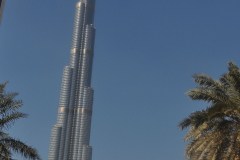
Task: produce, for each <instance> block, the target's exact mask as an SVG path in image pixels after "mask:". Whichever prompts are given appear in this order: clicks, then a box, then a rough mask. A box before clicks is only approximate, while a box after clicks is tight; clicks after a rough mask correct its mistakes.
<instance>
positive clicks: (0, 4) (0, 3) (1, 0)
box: [0, 0, 5, 23]
mask: <svg viewBox="0 0 240 160" xmlns="http://www.w3.org/2000/svg"><path fill="white" fill-rule="evenodd" d="M4 4H5V0H0V23H1V21H2V16H3V8H4Z"/></svg>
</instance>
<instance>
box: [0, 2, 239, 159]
mask: <svg viewBox="0 0 240 160" xmlns="http://www.w3.org/2000/svg"><path fill="white" fill-rule="evenodd" d="M96 1H97V4H96V16H95V26H96V29H97V35H96V45H95V57H94V67H93V80H92V85H93V87H94V90H95V98H94V113H93V123H92V135H91V144H92V146H93V148H94V151H93V160H113V159H114V160H123V159H124V160H147V159H151V160H183V159H184V147H185V143H184V142H183V136H184V133H185V132H182V131H180V129H178V127H177V125H178V123H179V121H181V120H182V119H183V118H184V117H186V116H187V115H188V114H190V113H191V112H193V111H195V110H198V109H201V108H203V107H206V106H207V104H204V103H200V102H192V101H191V100H190V99H189V98H188V97H187V96H186V95H185V92H186V91H187V90H188V89H190V88H193V87H194V86H195V84H194V82H193V79H192V77H191V76H192V75H193V74H194V73H207V74H209V75H211V76H213V77H214V78H218V77H219V76H220V75H221V74H223V73H224V72H226V71H227V62H228V61H230V60H233V61H234V62H236V63H237V64H239V56H240V45H239V44H240V31H239V28H240V21H239V16H240V10H239V6H240V1H238V0H229V1H226V0H212V1H208V0H201V1H200V0H182V1H179V0H151V1H146V0H128V1H125V0H122V1H119V0H105V1H100V0H96ZM75 3H76V1H75V0H68V1H66V0H51V1H49V0H42V1H33V0H21V1H19V0H8V1H7V3H6V6H5V10H4V18H3V21H2V24H1V26H0V73H1V76H0V81H1V82H3V81H6V80H8V81H9V85H8V90H9V91H16V92H19V93H20V95H19V96H18V98H20V99H22V100H23V101H24V107H23V112H25V113H28V114H29V118H27V119H24V120H20V121H19V122H17V123H16V124H15V126H14V127H13V128H11V129H10V132H11V134H12V135H13V136H16V137H19V138H20V139H22V140H23V141H25V142H27V143H28V144H31V145H32V146H34V147H36V148H37V149H38V150H39V152H40V154H41V157H42V158H43V160H46V159H47V153H48V144H49V138H50V130H51V127H52V125H53V124H54V123H55V122H56V115H57V106H58V97H59V90H60V82H61V74H62V69H63V67H64V66H65V65H67V64H68V61H69V50H70V45H71V34H72V26H73V16H74V5H75ZM19 159H21V158H19Z"/></svg>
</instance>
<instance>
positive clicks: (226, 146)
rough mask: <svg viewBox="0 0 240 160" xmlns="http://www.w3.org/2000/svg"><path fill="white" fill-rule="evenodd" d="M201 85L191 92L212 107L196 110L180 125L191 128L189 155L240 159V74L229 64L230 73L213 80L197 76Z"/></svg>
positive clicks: (208, 159)
mask: <svg viewBox="0 0 240 160" xmlns="http://www.w3.org/2000/svg"><path fill="white" fill-rule="evenodd" d="M193 77H194V79H195V82H196V83H197V84H198V86H197V87H196V88H194V89H191V90H190V91H189V92H187V95H188V96H189V97H190V98H191V99H192V100H202V101H205V102H208V104H209V107H207V108H206V109H204V110H201V111H196V112H193V113H192V114H190V115H189V116H188V117H187V118H185V119H184V120H183V121H181V122H180V124H179V127H180V128H181V129H186V128H189V130H188V133H187V134H186V136H185V141H187V142H188V145H187V147H186V156H187V158H188V159H191V160H240V71H239V68H238V67H237V66H236V65H235V64H233V63H232V62H230V63H229V67H228V72H227V73H225V74H224V75H222V76H221V77H220V79H219V80H213V79H212V78H211V77H209V76H207V75H204V74H198V75H194V76H193Z"/></svg>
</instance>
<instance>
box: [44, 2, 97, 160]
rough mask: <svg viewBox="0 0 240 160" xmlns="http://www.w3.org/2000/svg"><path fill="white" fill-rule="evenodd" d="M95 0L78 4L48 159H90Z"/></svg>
mask: <svg viewBox="0 0 240 160" xmlns="http://www.w3.org/2000/svg"><path fill="white" fill-rule="evenodd" d="M94 8H95V0H79V1H78V2H77V4H76V13H75V19H74V29H73V38H72V47H71V56H70V63H69V65H68V66H66V67H65V68H64V71H63V76H62V84H61V93H60V100H59V107H58V117H57V123H56V124H55V125H54V126H53V128H52V132H51V140H50V146H49V155H48V160H91V159H92V147H91V146H90V145H89V141H90V130H91V116H92V104H93V89H92V87H91V74H92V63H93V53H94V39H95V28H94V26H93V21H94Z"/></svg>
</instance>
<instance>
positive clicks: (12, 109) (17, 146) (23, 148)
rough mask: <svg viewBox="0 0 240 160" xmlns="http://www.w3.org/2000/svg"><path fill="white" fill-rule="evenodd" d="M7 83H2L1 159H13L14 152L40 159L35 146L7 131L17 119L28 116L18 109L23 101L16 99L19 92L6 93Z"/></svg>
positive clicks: (0, 110) (0, 100)
mask: <svg viewBox="0 0 240 160" xmlns="http://www.w3.org/2000/svg"><path fill="white" fill-rule="evenodd" d="M6 85H7V83H3V84H0V159H1V160H11V159H12V152H15V153H19V154H21V155H22V156H23V157H25V158H28V159H32V160H40V157H39V155H38V153H37V151H36V150H35V149H34V148H32V147H30V146H28V145H26V144H24V143H23V142H21V141H20V140H18V139H15V138H12V137H11V136H10V135H9V134H7V133H6V130H7V129H8V128H9V127H11V126H12V125H13V123H14V122H15V121H16V120H18V119H20V118H25V117H26V116H27V115H26V114H24V113H21V112H19V111H18V110H19V109H20V107H21V106H22V101H21V100H16V99H15V97H16V96H17V93H6V91H5V87H6Z"/></svg>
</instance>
